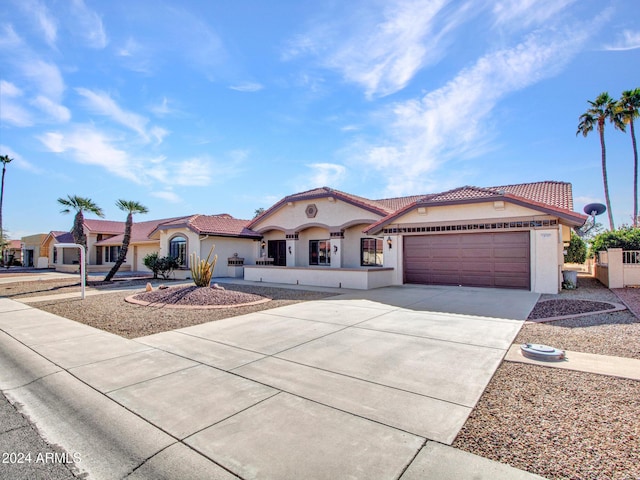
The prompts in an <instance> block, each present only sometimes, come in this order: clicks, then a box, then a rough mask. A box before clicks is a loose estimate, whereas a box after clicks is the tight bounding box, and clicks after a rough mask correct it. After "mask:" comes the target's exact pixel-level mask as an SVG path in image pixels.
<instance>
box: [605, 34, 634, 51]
mask: <svg viewBox="0 0 640 480" xmlns="http://www.w3.org/2000/svg"><path fill="white" fill-rule="evenodd" d="M636 48H640V31H633V30H623V31H622V33H620V34H618V38H617V39H616V41H615V43H612V44H609V45H606V46H605V47H604V50H611V51H622V50H635V49H636Z"/></svg>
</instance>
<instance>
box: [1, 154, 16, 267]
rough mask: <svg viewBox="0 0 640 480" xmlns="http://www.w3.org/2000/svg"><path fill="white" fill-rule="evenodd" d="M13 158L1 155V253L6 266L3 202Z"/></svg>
mask: <svg viewBox="0 0 640 480" xmlns="http://www.w3.org/2000/svg"><path fill="white" fill-rule="evenodd" d="M12 161H13V158H9V155H0V162H2V188H1V189H0V245H1V246H0V251H1V252H0V253H2V263H3V264H4V246H5V241H4V230H3V228H2V202H3V200H4V174H5V172H6V171H7V163H11V162H12Z"/></svg>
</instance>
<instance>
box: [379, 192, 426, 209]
mask: <svg viewBox="0 0 640 480" xmlns="http://www.w3.org/2000/svg"><path fill="white" fill-rule="evenodd" d="M425 196H426V195H411V196H409V197H395V198H382V199H380V200H373V201H374V202H376V203H377V204H379V205H381V206H382V207H383V208H385V209H386V210H388V211H389V213H392V212H396V211H398V210H400V209H401V208H404V207H406V206H407V205H410V204H412V203H413V202H417V201H418V200H421V199H423V198H425Z"/></svg>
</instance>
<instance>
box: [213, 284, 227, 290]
mask: <svg viewBox="0 0 640 480" xmlns="http://www.w3.org/2000/svg"><path fill="white" fill-rule="evenodd" d="M211 288H213V289H215V290H226V289H225V288H224V287H221V286H220V285H218V284H217V283H214V284H213V285H211Z"/></svg>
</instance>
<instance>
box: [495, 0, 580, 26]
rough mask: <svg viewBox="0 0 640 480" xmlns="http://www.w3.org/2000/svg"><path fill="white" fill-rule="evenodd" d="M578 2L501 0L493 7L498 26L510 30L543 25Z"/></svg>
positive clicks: (561, 0)
mask: <svg viewBox="0 0 640 480" xmlns="http://www.w3.org/2000/svg"><path fill="white" fill-rule="evenodd" d="M576 1H577V0H500V1H497V2H495V3H494V5H493V14H494V16H495V20H496V24H497V25H500V26H507V27H508V28H510V29H523V28H526V27H530V26H532V25H541V24H543V23H544V22H546V21H547V20H549V19H553V18H554V17H556V16H557V15H558V13H560V12H561V11H562V10H564V9H566V8H567V7H569V6H571V5H572V4H574V3H576Z"/></svg>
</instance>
